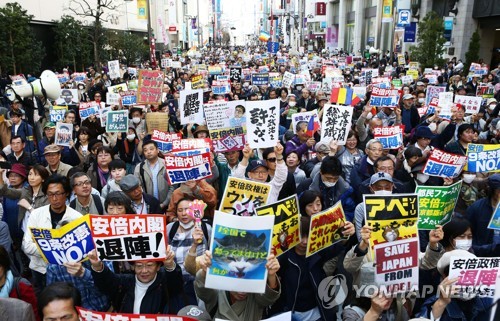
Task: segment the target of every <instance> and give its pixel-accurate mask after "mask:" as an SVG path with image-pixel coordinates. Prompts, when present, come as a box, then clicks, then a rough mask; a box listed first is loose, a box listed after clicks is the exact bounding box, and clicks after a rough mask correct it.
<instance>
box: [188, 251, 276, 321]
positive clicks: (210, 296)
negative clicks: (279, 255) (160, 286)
mask: <svg viewBox="0 0 500 321" xmlns="http://www.w3.org/2000/svg"><path fill="white" fill-rule="evenodd" d="M211 265H212V254H211V253H210V251H205V254H204V255H203V256H202V258H201V260H200V266H201V270H200V271H198V273H196V280H195V283H194V288H195V290H196V295H197V296H198V298H200V299H201V300H203V301H204V302H205V306H206V308H207V310H208V311H215V317H216V318H221V319H227V320H234V321H258V320H261V319H262V313H263V311H264V309H265V308H266V307H268V306H270V305H272V304H273V303H275V302H276V300H278V298H279V297H280V295H281V283H280V280H279V278H278V276H277V272H278V270H279V269H280V264H279V262H278V259H276V258H275V257H274V255H270V256H269V257H268V258H267V263H266V269H267V285H266V291H265V293H263V294H257V293H245V292H232V291H231V292H227V291H222V290H214V289H209V288H206V287H205V279H206V277H207V269H208V268H210V266H211Z"/></svg>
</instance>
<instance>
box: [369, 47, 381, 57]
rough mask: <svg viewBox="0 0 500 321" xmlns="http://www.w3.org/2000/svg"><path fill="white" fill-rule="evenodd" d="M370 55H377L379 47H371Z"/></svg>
mask: <svg viewBox="0 0 500 321" xmlns="http://www.w3.org/2000/svg"><path fill="white" fill-rule="evenodd" d="M369 53H370V55H376V54H378V53H379V50H378V49H375V47H371V48H370V50H369Z"/></svg>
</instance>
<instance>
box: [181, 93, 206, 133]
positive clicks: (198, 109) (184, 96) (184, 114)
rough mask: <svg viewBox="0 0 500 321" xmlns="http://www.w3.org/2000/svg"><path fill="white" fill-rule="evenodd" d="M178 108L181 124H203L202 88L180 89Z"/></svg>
mask: <svg viewBox="0 0 500 321" xmlns="http://www.w3.org/2000/svg"><path fill="white" fill-rule="evenodd" d="M179 110H180V113H181V119H180V120H181V124H182V125H186V124H190V123H195V124H204V123H205V117H204V116H203V90H181V94H180V101H179Z"/></svg>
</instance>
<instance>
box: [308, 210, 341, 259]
mask: <svg viewBox="0 0 500 321" xmlns="http://www.w3.org/2000/svg"><path fill="white" fill-rule="evenodd" d="M345 222H346V218H345V215H344V209H343V208H342V204H341V202H340V201H338V202H337V203H336V204H335V205H334V206H332V207H330V208H328V209H326V210H324V211H323V212H320V213H317V214H314V215H313V216H311V223H310V226H309V237H308V239H307V250H306V257H309V256H311V255H313V254H315V253H318V252H319V251H321V250H324V249H326V248H328V247H330V246H332V245H333V244H335V243H337V242H339V241H341V240H342V239H345V237H344V236H343V235H342V229H343V228H344V225H345Z"/></svg>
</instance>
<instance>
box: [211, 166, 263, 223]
mask: <svg viewBox="0 0 500 321" xmlns="http://www.w3.org/2000/svg"><path fill="white" fill-rule="evenodd" d="M270 193H271V185H269V184H266V183H258V182H254V181H250V180H247V179H242V178H236V177H231V176H230V177H229V179H228V180H227V183H226V188H225V189H224V195H223V197H222V201H221V204H220V208H219V210H220V211H221V212H225V213H229V214H233V215H237V216H253V215H255V214H256V213H255V209H256V208H258V207H260V206H262V205H266V204H267V199H268V198H269V194H270Z"/></svg>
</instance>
